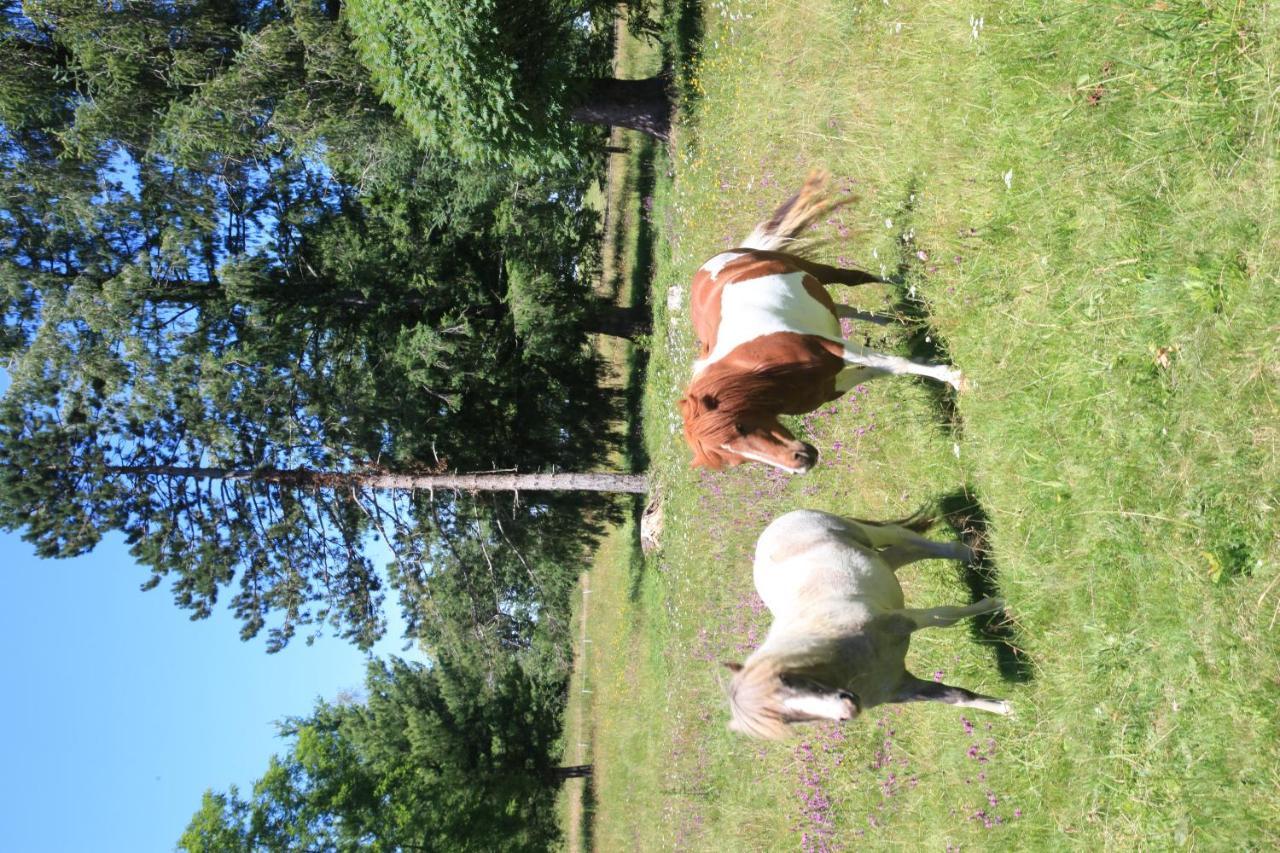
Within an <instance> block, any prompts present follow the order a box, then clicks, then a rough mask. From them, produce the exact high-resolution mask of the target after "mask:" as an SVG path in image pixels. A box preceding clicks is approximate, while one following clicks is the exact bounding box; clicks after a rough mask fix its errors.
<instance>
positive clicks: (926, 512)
mask: <svg viewBox="0 0 1280 853" xmlns="http://www.w3.org/2000/svg"><path fill="white" fill-rule="evenodd" d="M853 520H854V521H856V522H858V523H859V524H867V525H870V526H872V527H889V526H894V527H905V528H906V529H907V530H910V531H912V532H914V533H924V532H926V531H927V530H928V529H929V528H931V527H933V524H934V522H935V521H937V518H936V517H935V516H934V513H933V508H932V507H931V506H929V505H928V504H925V505H924V506H922V507H920V508H919V509H917V510H916V511H915V512H913V513H911V515H908V516H907V517H906V518H895V519H893V520H892V521H868V520H867V519H865V518H855V519H853Z"/></svg>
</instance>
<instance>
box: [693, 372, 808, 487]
mask: <svg viewBox="0 0 1280 853" xmlns="http://www.w3.org/2000/svg"><path fill="white" fill-rule="evenodd" d="M719 367H720V366H719V365H715V364H713V365H712V366H711V367H709V368H707V371H706V372H705V373H703V374H702V375H701V376H699V377H698V378H697V379H695V380H694V381H693V384H692V385H690V386H689V391H688V393H686V394H685V396H683V397H681V398H680V401H679V406H680V414H681V416H682V417H683V418H684V439H685V441H686V442H688V444H689V446H690V447H691V448H693V464H694V465H706V466H707V467H708V468H712V469H718V468H720V467H721V466H722V465H723V464H724V452H723V451H722V450H721V449H720V447H721V445H723V444H727V443H728V442H729V441H731V440H733V439H734V438H737V436H738V422H739V421H740V420H741V419H742V416H743V415H744V414H746V413H748V412H753V411H754V412H760V411H768V408H767V406H765V405H762V404H761V401H762V400H768V399H769V398H770V396H771V392H772V388H773V387H774V386H776V385H777V383H778V382H779V381H780V380H783V379H785V378H786V376H787V374H788V373H790V372H791V371H793V370H794V369H795V368H794V366H793V365H778V366H776V367H770V368H766V369H764V370H755V371H751V372H749V373H742V372H737V371H730V370H721V369H718V368H719ZM772 414H775V415H776V414H778V412H773V413H772Z"/></svg>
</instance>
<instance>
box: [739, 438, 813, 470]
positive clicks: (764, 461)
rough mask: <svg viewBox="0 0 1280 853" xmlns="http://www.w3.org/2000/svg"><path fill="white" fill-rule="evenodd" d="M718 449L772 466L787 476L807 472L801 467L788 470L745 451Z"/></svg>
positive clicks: (779, 464) (758, 455)
mask: <svg viewBox="0 0 1280 853" xmlns="http://www.w3.org/2000/svg"><path fill="white" fill-rule="evenodd" d="M720 449H721V450H723V451H724V452H725V453H732V454H734V455H735V456H741V457H742V458H743V459H750V460H751V461H752V462H763V463H764V464H766V465H772V466H773V467H774V468H777V469H778V470H780V471H786V472H787V473H788V474H803V473H805V472H806V471H808V470H809V469H808V468H805V467H803V466H796V467H795V468H788V467H787V466H786V465H783V464H782V463H781V462H777V461H775V460H773V459H770V458H769V457H768V456H761V455H760V454H758V453H751V452H750V451H746V450H734V449H733V448H732V447H730V446H729V445H727V444H722V445H720Z"/></svg>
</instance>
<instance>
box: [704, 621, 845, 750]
mask: <svg viewBox="0 0 1280 853" xmlns="http://www.w3.org/2000/svg"><path fill="white" fill-rule="evenodd" d="M839 642H840V640H839V638H832V637H822V636H809V637H804V638H793V639H792V641H791V642H790V643H788V644H787V646H789V648H788V649H786V650H783V649H778V650H776V651H774V652H773V653H772V654H764V655H762V654H761V653H760V651H761V650H759V649H757V650H756V653H755V654H753V655H752V656H751V657H750V658H748V659H747V661H746V663H745V664H743V665H742V667H741V668H739V669H738V670H737V672H735V673H734V676H733V680H732V681H730V682H729V688H728V691H727V692H728V694H729V713H730V720H729V728H730V729H733V730H734V731H737V732H742V733H743V734H746V735H750V736H752V737H757V738H762V739H764V740H782V739H783V738H785V737H786V736H787V735H788V733H789V731H790V729H789V727H788V725H787V721H786V710H785V709H784V708H783V706H782V703H781V702H779V701H778V698H777V696H778V686H779V683H780V682H779V679H780V678H781V677H782V676H783V675H801V676H805V677H812V678H814V679H815V680H817V681H820V682H821V681H823V680H824V677H825V676H827V675H828V673H827V670H828V667H829V664H830V659H831V657H832V656H833V655H835V654H839V651H838V647H837V646H836V645H835V644H837V643H839Z"/></svg>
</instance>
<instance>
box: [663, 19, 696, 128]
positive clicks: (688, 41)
mask: <svg viewBox="0 0 1280 853" xmlns="http://www.w3.org/2000/svg"><path fill="white" fill-rule="evenodd" d="M663 6H664V11H663V19H664V20H665V21H666V22H667V23H666V27H665V36H666V37H665V38H664V39H663V51H662V65H663V68H665V69H672V70H674V72H675V73H674V74H672V77H673V79H674V83H675V85H676V86H677V87H678V89H679V91H678V95H679V104H680V105H681V106H682V107H683V108H685V109H687V108H688V107H689V106H690V105H691V104H692V103H693V102H694V101H696V100H697V99H698V91H697V89H696V88H694V87H693V86H692V85H690V83H689V80H690V79H691V78H692V76H693V69H694V66H695V65H696V64H697V59H698V54H699V53H700V51H701V44H702V32H703V24H702V0H664V3H663ZM667 73H670V71H668V72H667Z"/></svg>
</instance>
